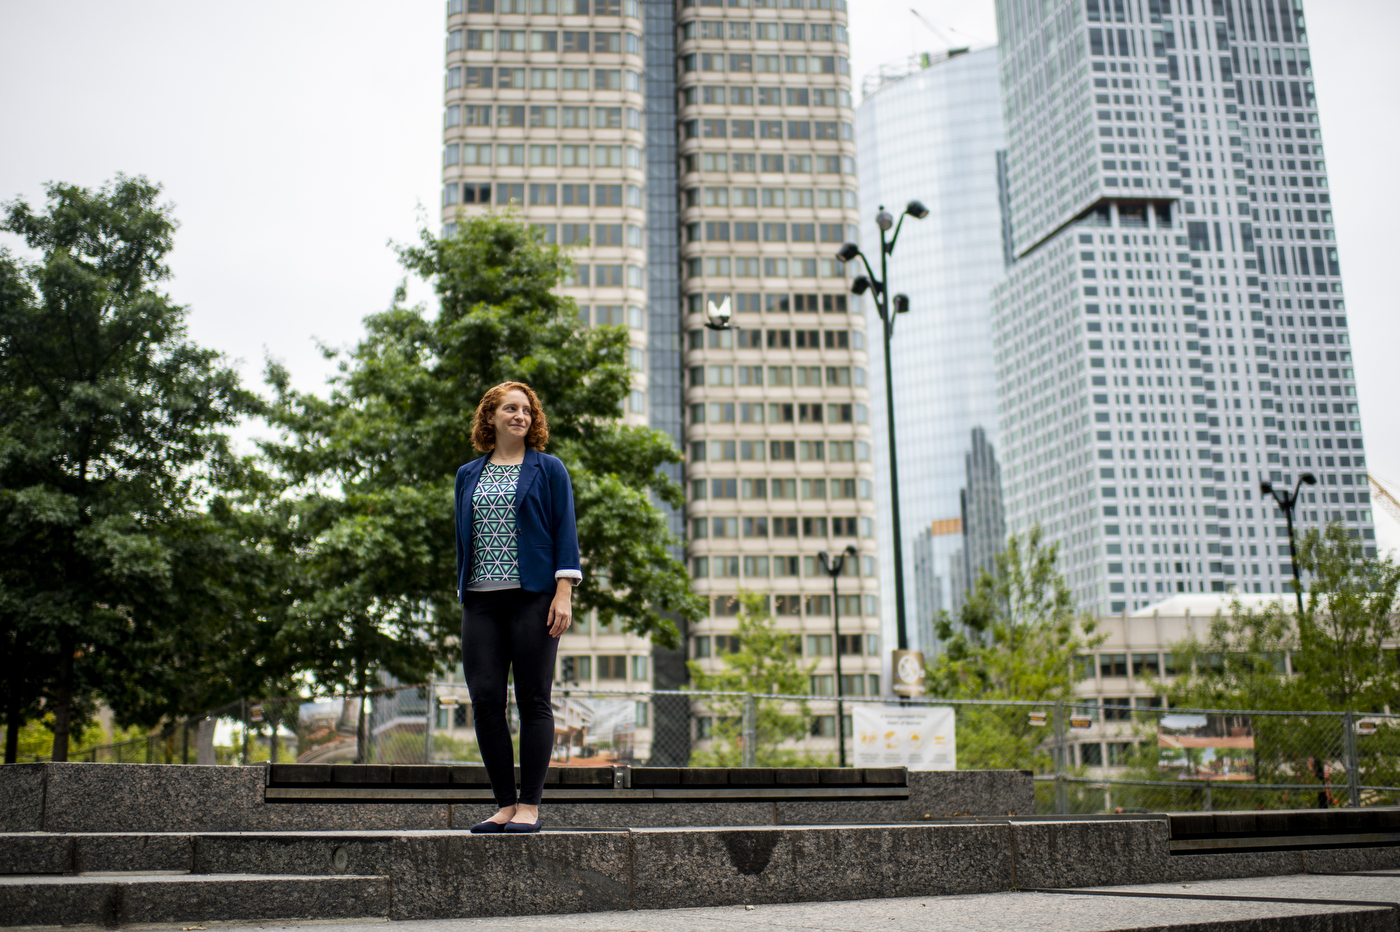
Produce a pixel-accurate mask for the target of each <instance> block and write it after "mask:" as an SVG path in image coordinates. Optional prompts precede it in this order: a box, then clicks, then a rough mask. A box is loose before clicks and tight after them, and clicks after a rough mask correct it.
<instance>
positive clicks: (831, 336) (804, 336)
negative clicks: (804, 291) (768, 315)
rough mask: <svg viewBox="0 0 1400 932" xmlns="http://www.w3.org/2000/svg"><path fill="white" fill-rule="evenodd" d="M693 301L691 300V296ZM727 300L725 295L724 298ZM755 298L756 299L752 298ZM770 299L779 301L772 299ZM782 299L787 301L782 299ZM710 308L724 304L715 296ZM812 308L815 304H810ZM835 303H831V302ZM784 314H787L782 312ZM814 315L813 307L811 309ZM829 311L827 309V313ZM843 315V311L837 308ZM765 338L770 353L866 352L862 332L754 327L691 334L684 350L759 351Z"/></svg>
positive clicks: (710, 302) (702, 331)
mask: <svg viewBox="0 0 1400 932" xmlns="http://www.w3.org/2000/svg"><path fill="white" fill-rule="evenodd" d="M692 297H694V296H693V295H692ZM724 297H725V299H726V300H727V299H728V297H729V296H728V295H725V296H724ZM754 297H757V295H755V296H754ZM771 297H779V296H778V295H772V296H771ZM782 297H786V295H783V296H782ZM796 297H798V298H808V299H813V298H816V297H817V296H816V295H797V296H796ZM824 297H828V298H830V297H837V298H844V297H845V295H825V296H824ZM708 303H709V304H713V305H715V306H716V307H721V306H723V301H716V300H715V295H711V296H710V300H709V302H708ZM813 303H814V304H815V302H813ZM833 303H834V302H833ZM783 310H787V308H784V309H783ZM812 310H813V311H815V310H816V307H812ZM830 310H831V308H828V311H830ZM840 310H841V311H844V310H845V308H844V307H842V308H840ZM765 334H766V335H767V345H768V348H769V349H809V350H816V349H822V348H823V344H825V348H826V349H841V350H844V349H857V350H863V349H865V331H864V330H830V329H828V330H772V329H769V330H760V329H758V328H757V327H754V328H752V329H744V330H737V331H736V330H709V329H705V330H691V331H690V337H689V341H688V345H687V349H692V350H698V349H704V348H706V347H708V348H709V349H733V348H735V347H736V346H737V347H738V348H739V349H762V348H763V346H764V336H765Z"/></svg>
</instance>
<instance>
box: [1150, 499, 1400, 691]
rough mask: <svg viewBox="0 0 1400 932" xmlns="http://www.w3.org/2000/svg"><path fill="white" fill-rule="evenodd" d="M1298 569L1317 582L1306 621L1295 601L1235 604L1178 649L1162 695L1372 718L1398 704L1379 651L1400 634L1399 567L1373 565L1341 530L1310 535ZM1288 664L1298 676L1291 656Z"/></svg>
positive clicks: (1379, 561)
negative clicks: (1398, 619)
mask: <svg viewBox="0 0 1400 932" xmlns="http://www.w3.org/2000/svg"><path fill="white" fill-rule="evenodd" d="M1298 566H1299V569H1300V570H1302V571H1304V572H1306V573H1308V574H1309V575H1310V577H1311V585H1310V586H1309V587H1308V591H1307V594H1306V595H1305V596H1304V599H1303V613H1302V614H1301V615H1299V614H1298V613H1297V611H1296V603H1295V601H1294V599H1293V598H1292V597H1290V596H1281V597H1279V599H1277V600H1276V601H1270V602H1266V603H1265V604H1263V605H1262V606H1260V607H1258V608H1255V609H1251V608H1248V607H1246V606H1244V605H1241V604H1240V603H1239V602H1236V603H1235V604H1234V605H1232V606H1231V610H1230V611H1229V612H1228V613H1225V612H1221V613H1219V614H1217V615H1216V616H1215V618H1214V619H1213V620H1212V621H1211V625H1210V629H1209V630H1208V631H1207V633H1206V634H1205V636H1204V637H1200V638H1197V637H1190V638H1186V639H1185V640H1183V641H1181V642H1179V643H1176V644H1173V645H1172V652H1173V655H1174V659H1175V662H1176V666H1177V669H1178V670H1180V671H1181V673H1180V675H1179V676H1177V677H1176V679H1175V680H1174V681H1172V682H1171V683H1165V682H1164V683H1161V684H1159V687H1158V689H1159V691H1160V692H1161V693H1162V694H1163V695H1165V696H1166V697H1167V698H1168V699H1169V700H1170V701H1171V704H1172V705H1174V706H1180V707H1190V708H1219V709H1279V710H1285V709H1287V710H1298V711H1331V712H1344V711H1352V712H1375V711H1380V710H1381V709H1383V708H1385V707H1387V706H1391V707H1394V706H1397V705H1400V664H1397V663H1396V656H1395V652H1394V651H1392V650H1387V649H1386V648H1385V647H1384V646H1383V645H1384V644H1385V643H1387V642H1389V641H1392V640H1393V639H1394V638H1395V637H1396V636H1397V634H1400V631H1398V630H1397V622H1396V614H1395V613H1396V610H1397V605H1396V596H1397V591H1400V566H1397V565H1396V563H1395V561H1394V560H1393V559H1392V558H1391V557H1389V556H1375V557H1368V556H1366V555H1365V552H1364V550H1363V549H1362V547H1361V545H1360V543H1359V542H1358V541H1356V540H1353V539H1352V538H1351V537H1350V534H1349V532H1348V531H1347V530H1346V529H1345V528H1343V527H1342V526H1340V525H1338V524H1335V523H1334V524H1329V525H1328V526H1327V527H1326V529H1325V530H1323V531H1322V532H1319V531H1317V530H1316V529H1314V530H1311V531H1309V532H1308V533H1307V534H1306V535H1304V537H1303V539H1302V541H1301V542H1300V545H1299V548H1298ZM1286 654H1288V655H1291V657H1290V661H1291V665H1292V668H1293V675H1292V676H1284V675H1282V674H1283V673H1284V671H1285V670H1286V666H1285V663H1284V658H1285V655H1286Z"/></svg>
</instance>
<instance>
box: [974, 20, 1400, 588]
mask: <svg viewBox="0 0 1400 932" xmlns="http://www.w3.org/2000/svg"><path fill="white" fill-rule="evenodd" d="M997 19H998V24H999V30H1000V36H1001V42H1002V52H1003V60H1002V71H1001V86H1002V100H1003V109H1004V114H1005V120H1006V126H1007V135H1008V141H1009V152H1008V158H1007V163H1008V179H1009V198H1008V202H1009V211H1010V215H1009V226H1010V229H1011V233H1012V238H1013V248H1012V252H1013V254H1014V257H1015V264H1014V265H1013V266H1012V268H1011V270H1010V273H1009V275H1008V276H1007V278H1006V279H1005V281H1004V282H1002V283H1001V284H1000V285H999V286H998V288H997V290H996V295H995V310H994V319H993V326H994V343H995V349H996V365H997V379H998V394H999V407H1000V422H1001V442H1000V445H999V446H1000V453H1001V457H1002V465H1003V470H1002V474H1003V483H1004V486H1005V490H1006V499H1007V518H1008V530H1011V531H1018V532H1023V531H1025V530H1026V529H1027V528H1028V527H1030V526H1031V525H1032V524H1034V523H1039V524H1040V525H1041V526H1042V527H1043V528H1045V529H1046V531H1047V532H1048V533H1049V537H1050V539H1051V540H1052V541H1057V542H1059V544H1060V545H1061V567H1062V568H1063V569H1064V571H1065V572H1066V575H1067V577H1068V579H1069V581H1070V584H1071V587H1072V590H1073V592H1074V596H1075V598H1076V600H1077V602H1078V603H1079V605H1080V606H1081V607H1082V608H1085V609H1092V610H1096V611H1099V612H1113V613H1117V612H1120V611H1123V610H1125V609H1134V608H1137V607H1140V606H1142V605H1145V604H1148V603H1149V602H1152V601H1157V600H1160V599H1162V598H1164V597H1165V595H1166V594H1167V593H1170V592H1219V591H1227V590H1230V589H1234V590H1236V591H1241V592H1244V591H1249V592H1281V591H1287V588H1286V587H1287V580H1288V579H1289V577H1290V573H1291V570H1290V553H1289V549H1288V542H1287V538H1286V533H1285V531H1284V525H1283V520H1282V515H1281V514H1280V513H1279V512H1277V511H1276V510H1275V509H1274V508H1273V507H1272V502H1267V503H1261V502H1260V500H1259V489H1258V485H1259V481H1260V480H1261V479H1268V480H1271V481H1273V482H1275V483H1281V484H1286V485H1287V486H1289V488H1292V486H1293V485H1294V483H1295V481H1296V480H1297V478H1298V476H1299V474H1300V473H1301V472H1304V471H1311V472H1313V473H1315V474H1316V475H1317V478H1318V485H1317V486H1315V487H1312V488H1308V487H1306V486H1305V487H1304V489H1305V491H1304V493H1303V497H1302V499H1303V500H1302V502H1301V504H1300V507H1299V512H1298V517H1299V520H1300V523H1301V525H1302V527H1303V528H1304V529H1306V528H1307V527H1309V526H1317V525H1318V524H1320V523H1323V522H1326V521H1329V520H1336V521H1341V522H1343V523H1344V524H1345V526H1346V527H1348V528H1349V529H1350V530H1351V531H1352V533H1353V534H1354V535H1355V536H1356V537H1357V538H1359V539H1361V540H1363V541H1373V540H1374V535H1375V531H1374V525H1373V523H1372V519H1371V512H1370V504H1369V496H1368V494H1367V493H1366V490H1365V484H1366V483H1365V478H1364V476H1365V452H1364V450H1365V447H1364V444H1363V441H1362V434H1361V421H1360V416H1359V408H1358V401H1357V398H1356V381H1355V377H1354V370H1353V363H1352V358H1351V352H1350V350H1349V349H1348V344H1349V335H1348V332H1347V318H1346V299H1345V295H1344V292H1343V288H1342V280H1341V270H1340V266H1339V263H1338V256H1337V248H1336V244H1335V240H1334V230H1335V225H1334V223H1333V216H1332V210H1331V206H1330V198H1329V195H1328V187H1327V171H1326V160H1325V156H1324V151H1323V143H1322V132H1321V127H1320V123H1319V119H1320V117H1319V113H1318V106H1317V99H1316V96H1315V94H1314V91H1313V85H1312V82H1311V80H1310V77H1311V73H1312V70H1311V63H1310V56H1309V54H1308V45H1307V32H1306V28H1305V26H1304V22H1303V14H1302V3H1301V0H1292V2H1279V0H1148V2H1145V3H1129V2H1123V0H1064V2H1055V3H1048V4H1030V3H1024V2H1021V0H1000V2H999V3H998V5H997ZM1365 546H1366V547H1367V548H1368V550H1372V551H1373V550H1374V544H1372V543H1366V544H1365Z"/></svg>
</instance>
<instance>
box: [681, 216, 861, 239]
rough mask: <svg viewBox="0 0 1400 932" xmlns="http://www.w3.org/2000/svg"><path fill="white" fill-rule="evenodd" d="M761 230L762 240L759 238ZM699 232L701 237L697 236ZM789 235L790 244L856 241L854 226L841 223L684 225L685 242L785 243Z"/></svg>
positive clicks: (712, 221)
mask: <svg viewBox="0 0 1400 932" xmlns="http://www.w3.org/2000/svg"><path fill="white" fill-rule="evenodd" d="M760 230H761V231H762V234H763V238H762V240H760V239H759V232H760ZM702 232H703V234H704V236H703V237H702V236H701V233H702ZM789 233H791V241H792V242H794V243H818V242H820V243H848V242H854V241H855V240H856V239H857V238H859V235H860V231H859V229H857V227H856V226H855V225H854V224H850V225H848V224H844V223H781V222H780V223H769V222H762V223H760V222H759V221H757V220H705V221H703V222H702V221H699V220H697V221H694V222H692V223H687V224H686V225H685V240H686V242H688V243H698V242H702V241H703V242H711V243H728V242H731V235H732V241H733V242H736V243H757V242H764V243H786V242H788V241H789V240H788V235H789Z"/></svg>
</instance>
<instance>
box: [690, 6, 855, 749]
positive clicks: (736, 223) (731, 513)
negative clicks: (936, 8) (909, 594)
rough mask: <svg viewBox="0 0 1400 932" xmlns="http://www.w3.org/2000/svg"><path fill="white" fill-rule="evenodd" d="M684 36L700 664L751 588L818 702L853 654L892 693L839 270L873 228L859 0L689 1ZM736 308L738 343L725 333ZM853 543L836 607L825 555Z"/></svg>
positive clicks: (851, 676) (848, 690)
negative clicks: (863, 169)
mask: <svg viewBox="0 0 1400 932" xmlns="http://www.w3.org/2000/svg"><path fill="white" fill-rule="evenodd" d="M676 27H677V35H678V37H679V44H678V46H677V49H676V59H677V60H676V67H677V73H678V74H679V82H678V83H679V88H678V92H679V95H678V100H679V105H680V108H679V112H678V115H677V116H678V119H677V126H676V130H677V133H678V138H679V140H680V148H679V160H678V164H679V168H680V172H681V174H680V182H679V187H680V189H681V198H680V214H681V216H680V225H681V232H682V246H681V263H682V264H681V271H682V285H683V305H682V307H681V308H680V310H681V312H682V313H683V315H684V317H683V321H684V327H685V330H686V335H685V366H686V371H687V383H686V397H685V402H686V414H687V423H686V448H685V449H686V479H687V492H688V498H689V501H688V518H689V526H688V528H687V530H688V532H689V534H688V549H689V557H690V567H691V574H692V576H693V577H694V578H695V585H696V588H697V590H698V591H700V592H701V593H703V594H705V595H706V596H708V597H709V599H710V602H711V606H712V616H711V618H709V619H708V620H707V621H706V622H704V623H702V624H700V625H698V626H696V628H695V630H694V631H693V632H692V637H691V649H692V655H693V657H694V658H695V659H696V661H697V662H699V663H700V664H702V665H706V666H708V665H716V666H717V665H718V664H719V663H720V659H719V654H720V653H721V652H722V651H724V650H726V649H731V648H732V647H733V645H734V644H735V643H736V642H735V641H734V639H733V638H734V636H733V632H734V628H735V625H736V619H735V618H734V617H733V616H734V614H735V613H736V611H737V602H736V601H735V596H737V594H738V593H739V591H740V590H741V589H743V590H750V591H754V592H758V593H762V594H763V595H764V597H765V598H767V599H768V602H769V605H770V607H771V609H772V611H773V612H774V613H775V614H776V615H777V616H778V619H779V622H780V624H782V625H783V626H784V627H785V628H789V629H790V630H791V631H792V633H793V635H794V636H795V637H796V638H797V642H798V643H800V644H801V646H802V651H803V654H804V660H806V661H807V662H815V663H816V664H817V666H816V669H815V672H814V674H813V678H812V683H811V688H812V691H813V692H814V693H816V694H818V695H835V690H836V684H835V657H834V652H835V651H836V650H843V652H844V653H845V654H846V655H847V656H845V657H844V658H843V662H842V668H843V669H842V673H843V676H844V679H845V681H844V683H843V684H842V691H843V693H844V694H846V695H869V694H872V693H879V692H880V686H881V683H880V674H879V670H880V665H879V664H880V660H879V656H878V655H879V649H878V644H879V636H878V630H879V629H878V624H879V622H878V611H879V599H878V591H879V590H878V579H877V577H876V571H877V567H878V563H877V560H876V554H875V538H874V533H875V531H874V500H873V495H874V492H873V478H874V477H873V471H872V465H871V446H870V440H871V438H870V414H869V404H870V400H869V399H870V392H869V388H868V385H869V378H868V374H867V370H868V366H869V362H868V353H867V347H866V334H865V319H864V317H863V316H862V315H861V311H862V308H861V305H860V303H859V301H858V299H856V298H855V297H852V296H850V295H849V294H848V278H847V275H846V270H845V269H844V268H843V267H842V265H841V264H840V263H839V262H837V261H836V260H835V259H834V258H833V254H834V253H835V251H836V249H837V248H838V247H839V246H840V244H841V243H842V242H843V241H845V240H847V239H852V238H854V237H855V236H856V235H857V231H856V223H857V218H858V213H857V195H856V175H855V138H854V128H853V125H852V122H853V110H852V101H851V93H850V67H849V64H848V58H847V56H848V54H849V51H848V49H849V45H848V37H847V33H846V4H845V2H844V0H806V2H805V3H804V2H801V0H782V2H781V3H779V2H777V0H753V2H752V3H751V4H749V3H744V4H742V5H741V4H739V3H733V2H731V3H727V4H725V5H723V6H722V5H721V4H720V3H719V2H717V0H714V2H705V0H702V2H701V3H699V4H696V3H693V2H689V0H683V2H682V3H681V5H680V6H679V8H678V12H677V23H676ZM726 305H728V310H730V311H731V312H732V315H733V318H732V319H733V322H734V323H735V324H736V325H737V327H736V329H733V330H712V329H708V328H707V327H706V326H705V325H706V322H707V315H708V312H709V309H710V308H711V307H713V308H715V309H721V308H724V307H725V306H726ZM848 545H854V546H855V547H856V548H857V549H858V551H859V557H858V558H857V559H854V560H848V561H847V562H846V565H847V568H848V572H847V575H846V576H845V577H844V578H842V579H841V580H840V587H839V590H840V591H839V594H838V596H837V597H838V598H839V600H840V605H839V606H837V605H833V603H832V595H831V581H830V579H829V578H828V577H827V576H826V574H825V573H824V572H823V571H822V568H821V565H820V563H819V561H818V558H817V554H818V553H819V552H820V551H822V550H828V551H831V552H833V553H835V552H839V551H840V550H842V549H844V548H845V547H846V546H848ZM838 607H839V609H840V614H841V626H842V635H843V636H842V638H841V642H840V643H839V644H838V643H835V641H834V639H833V637H832V633H831V628H832V613H833V611H834V610H835V609H836V608H838ZM872 648H874V650H872ZM872 654H873V656H872ZM827 727H834V726H827Z"/></svg>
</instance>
